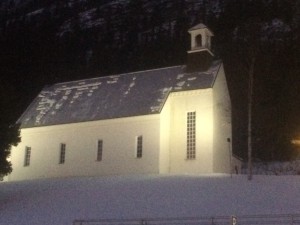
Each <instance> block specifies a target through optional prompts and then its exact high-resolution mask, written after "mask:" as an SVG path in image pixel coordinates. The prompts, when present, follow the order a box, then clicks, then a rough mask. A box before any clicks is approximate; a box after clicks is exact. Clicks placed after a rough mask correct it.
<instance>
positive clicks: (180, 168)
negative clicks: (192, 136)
mask: <svg viewBox="0 0 300 225" xmlns="http://www.w3.org/2000/svg"><path fill="white" fill-rule="evenodd" d="M168 101H169V102H168V104H170V107H171V110H170V136H169V138H170V139H169V143H170V144H169V146H170V149H169V152H170V153H169V154H170V173H191V174H198V173H211V172H213V168H212V157H213V155H212V153H213V149H212V148H213V107H212V89H202V90H195V91H185V92H175V93H172V94H171V95H170V96H169V99H168ZM188 112H196V157H195V159H187V113H188Z"/></svg>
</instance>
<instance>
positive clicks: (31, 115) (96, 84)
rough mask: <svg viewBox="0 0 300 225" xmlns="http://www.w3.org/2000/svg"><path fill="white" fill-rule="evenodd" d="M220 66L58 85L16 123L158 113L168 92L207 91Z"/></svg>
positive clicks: (45, 91)
mask: <svg viewBox="0 0 300 225" xmlns="http://www.w3.org/2000/svg"><path fill="white" fill-rule="evenodd" d="M220 65H221V62H220V61H215V62H213V64H212V66H211V67H210V68H209V69H208V70H207V71H205V72H192V73H187V72H186V67H185V66H175V67H169V68H161V69H155V70H149V71H140V72H135V73H128V74H121V75H114V76H107V77H100V78H94V79H86V80H80V81H73V82H66V83H58V84H54V85H52V86H48V87H45V88H44V89H43V90H42V91H41V92H40V94H39V95H38V96H37V97H36V99H35V100H34V101H33V102H32V104H31V105H30V106H29V107H28V109H27V110H26V111H25V113H24V114H23V115H22V116H21V118H20V120H19V121H18V122H20V123H21V126H22V128H26V127H36V126H48V125H55V124H66V123H76V122H84V121H93V120H103V119H112V118H121V117H130V116H139V115H148V114H156V113H160V111H161V109H162V107H163V105H164V103H165V101H166V99H167V97H168V95H169V93H170V92H176V91H186V90H194V89H203V88H210V87H212V85H213V81H214V79H215V76H216V74H217V72H218V70H219V67H220Z"/></svg>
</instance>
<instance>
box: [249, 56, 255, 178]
mask: <svg viewBox="0 0 300 225" xmlns="http://www.w3.org/2000/svg"><path fill="white" fill-rule="evenodd" d="M254 64H255V57H254V56H253V57H252V58H251V62H250V68H249V87H248V88H249V89H248V180H252V102H253V75H254Z"/></svg>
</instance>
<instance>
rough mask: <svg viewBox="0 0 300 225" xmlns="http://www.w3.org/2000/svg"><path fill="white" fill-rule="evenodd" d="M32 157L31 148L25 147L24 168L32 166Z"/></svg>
mask: <svg viewBox="0 0 300 225" xmlns="http://www.w3.org/2000/svg"><path fill="white" fill-rule="evenodd" d="M30 156H31V147H27V146H26V147H25V160H24V166H29V165H30Z"/></svg>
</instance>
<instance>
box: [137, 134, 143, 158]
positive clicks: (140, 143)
mask: <svg viewBox="0 0 300 225" xmlns="http://www.w3.org/2000/svg"><path fill="white" fill-rule="evenodd" d="M142 156H143V136H138V137H137V138H136V157H137V158H142Z"/></svg>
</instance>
